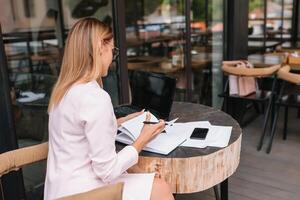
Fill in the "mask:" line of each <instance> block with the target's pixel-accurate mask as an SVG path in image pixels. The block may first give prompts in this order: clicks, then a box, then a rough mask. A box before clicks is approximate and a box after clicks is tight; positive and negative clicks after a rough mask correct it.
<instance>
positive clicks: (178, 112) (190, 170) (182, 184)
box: [116, 102, 242, 200]
mask: <svg viewBox="0 0 300 200" xmlns="http://www.w3.org/2000/svg"><path fill="white" fill-rule="evenodd" d="M177 117H178V118H179V119H178V122H190V121H209V122H210V123H211V124H212V125H222V126H232V133H231V137H230V141H229V144H228V146H227V147H224V148H217V147H206V148H193V147H182V146H179V147H177V148H176V149H175V150H173V151H172V152H171V153H169V154H168V155H161V154H156V153H151V152H147V151H142V152H141V153H140V155H139V162H138V168H139V169H140V170H141V171H142V172H149V173H150V172H156V173H157V174H158V175H159V176H160V177H161V178H163V179H164V180H165V181H166V182H167V183H168V184H169V185H170V187H171V189H172V192H173V193H174V194H185V193H194V192H201V191H204V190H207V189H209V188H212V187H214V186H216V185H218V184H221V199H222V200H227V199H228V178H229V177H230V176H231V175H233V174H234V172H235V171H236V169H237V167H238V165H239V161H240V151H241V140H242V129H241V128H240V126H239V124H238V123H237V122H236V121H235V120H234V119H233V118H232V117H231V116H229V115H228V114H226V113H224V112H222V111H220V110H218V109H216V108H212V107H208V106H204V105H200V104H193V103H186V102H174V103H173V106H172V111H171V114H170V119H174V118H177ZM116 147H117V150H120V149H122V148H123V147H124V145H123V144H121V143H116Z"/></svg>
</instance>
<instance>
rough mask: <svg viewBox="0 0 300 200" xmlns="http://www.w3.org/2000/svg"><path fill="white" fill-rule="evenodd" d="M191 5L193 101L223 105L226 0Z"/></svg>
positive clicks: (199, 1) (201, 1) (200, 0)
mask: <svg viewBox="0 0 300 200" xmlns="http://www.w3.org/2000/svg"><path fill="white" fill-rule="evenodd" d="M191 8H192V9H191V43H192V51H191V55H192V69H193V101H194V102H199V103H202V104H206V105H213V106H215V107H219V106H220V102H219V98H218V97H217V95H218V94H220V93H221V90H222V78H221V77H222V73H221V71H220V66H221V61H222V58H223V57H222V53H223V50H222V49H223V47H222V41H223V38H222V36H223V1H222V0H213V1H211V0H209V1H208V0H206V1H203V0H193V1H192V6H191Z"/></svg>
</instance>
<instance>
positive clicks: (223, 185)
mask: <svg viewBox="0 0 300 200" xmlns="http://www.w3.org/2000/svg"><path fill="white" fill-rule="evenodd" d="M221 200H228V179H225V180H224V181H223V182H222V183H221Z"/></svg>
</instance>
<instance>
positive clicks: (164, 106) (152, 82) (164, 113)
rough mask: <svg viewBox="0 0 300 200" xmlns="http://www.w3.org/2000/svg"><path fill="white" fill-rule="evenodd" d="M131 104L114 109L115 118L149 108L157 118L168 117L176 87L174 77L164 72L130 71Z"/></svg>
mask: <svg viewBox="0 0 300 200" xmlns="http://www.w3.org/2000/svg"><path fill="white" fill-rule="evenodd" d="M129 80H130V87H131V95H132V103H131V105H122V106H118V107H116V108H115V109H114V111H115V115H116V117H117V118H119V117H123V116H126V115H128V114H130V113H134V112H138V111H141V110H142V109H146V110H149V111H150V112H151V113H152V114H154V115H155V116H156V117H157V118H160V119H168V117H169V114H170V111H171V108H172V104H173V99H174V95H175V89H176V79H175V78H171V77H169V76H166V75H164V74H158V73H151V72H145V71H136V70H134V71H131V72H130V76H129Z"/></svg>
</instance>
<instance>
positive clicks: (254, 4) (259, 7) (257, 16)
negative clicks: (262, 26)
mask: <svg viewBox="0 0 300 200" xmlns="http://www.w3.org/2000/svg"><path fill="white" fill-rule="evenodd" d="M264 17H265V13H264V0H249V20H263V19H264Z"/></svg>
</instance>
